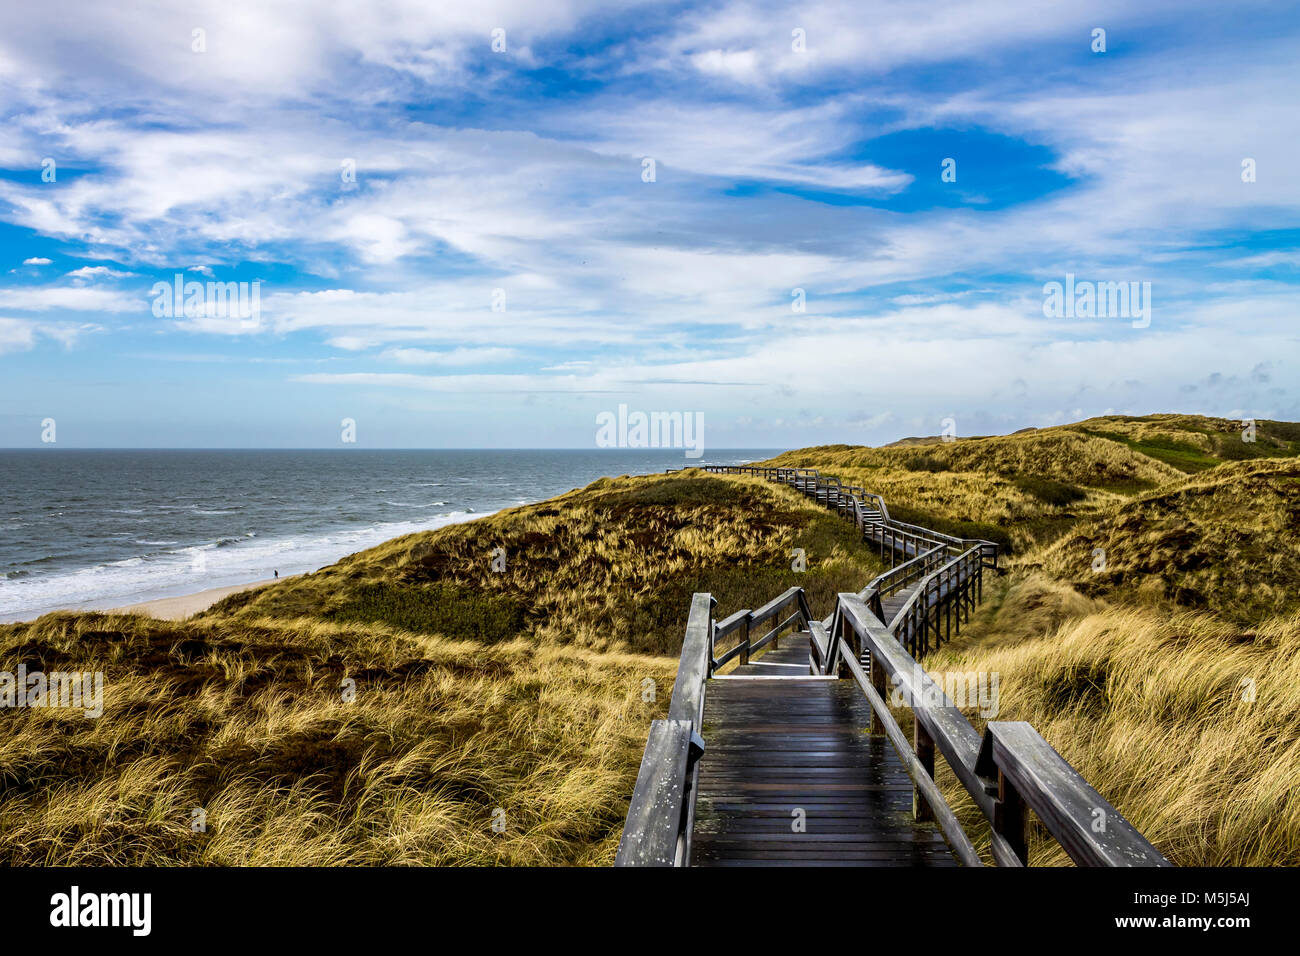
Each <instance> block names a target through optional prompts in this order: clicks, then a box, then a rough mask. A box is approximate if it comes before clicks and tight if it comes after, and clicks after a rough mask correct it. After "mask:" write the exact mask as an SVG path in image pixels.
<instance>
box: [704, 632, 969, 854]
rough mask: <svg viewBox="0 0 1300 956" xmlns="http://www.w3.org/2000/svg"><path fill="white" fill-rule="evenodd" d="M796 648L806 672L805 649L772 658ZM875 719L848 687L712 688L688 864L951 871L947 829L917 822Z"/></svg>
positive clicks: (732, 684)
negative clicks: (873, 732)
mask: <svg viewBox="0 0 1300 956" xmlns="http://www.w3.org/2000/svg"><path fill="white" fill-rule="evenodd" d="M805 642H806V638H805ZM790 643H791V644H794V643H796V642H795V641H794V640H791V641H790ZM799 651H802V654H803V657H804V658H805V663H804V665H803V672H804V674H807V673H808V666H807V663H806V658H807V655H808V652H807V649H806V647H805V648H802V649H800V648H797V647H795V648H792V649H791V651H787V649H786V648H785V647H783V648H782V649H781V650H780V651H777V652H773V653H776V654H781V655H782V656H789V655H790V653H792V652H794V653H797V652H799ZM765 656H769V657H770V656H772V655H771V654H769V655H765ZM759 660H760V661H761V658H760V659H759ZM755 667H756V664H755V663H750V664H748V665H745V668H743V670H745V671H746V673H748V671H749V669H750V668H755ZM870 710H871V708H870V705H869V704H868V703H867V701H866V698H864V697H863V696H862V694H861V693H859V691H858V689H857V687H856V686H855V685H854V684H853V682H852V681H844V680H835V679H830V678H824V677H803V678H790V679H781V680H768V679H763V678H762V677H759V678H758V679H754V678H751V677H748V676H741V677H735V676H732V677H724V678H719V679H715V680H713V681H712V682H710V684H709V693H708V697H707V698H706V700H705V705H704V734H705V737H706V738H707V740H708V749H707V750H706V751H705V754H704V756H703V757H702V758H701V759H700V763H699V768H700V776H699V782H698V791H697V797H696V810H695V828H694V835H693V838H692V844H691V846H692V856H691V863H692V865H694V866H955V865H956V861H955V860H954V859H953V856H952V854H951V853H950V852H949V850H948V846H947V844H946V843H945V842H944V839H943V835H942V834H941V833H940V832H939V829H938V828H937V827H936V826H934V824H932V823H923V822H919V821H917V820H915V819H913V816H912V781H911V779H910V778H909V777H908V775H907V771H906V770H905V769H904V767H903V764H902V762H901V761H900V760H899V759H898V756H897V754H895V753H894V752H893V750H892V749H891V748H890V746H889V743H888V742H887V741H886V739H885V738H884V737H883V736H874V737H873V736H870V735H868V734H866V733H865V732H864V730H865V728H866V727H867V725H868V723H869V722H870V719H871V714H870Z"/></svg>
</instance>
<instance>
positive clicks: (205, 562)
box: [0, 509, 486, 622]
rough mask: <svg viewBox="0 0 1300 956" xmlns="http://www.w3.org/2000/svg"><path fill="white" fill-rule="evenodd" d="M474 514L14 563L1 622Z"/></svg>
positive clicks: (333, 555) (240, 573)
mask: <svg viewBox="0 0 1300 956" xmlns="http://www.w3.org/2000/svg"><path fill="white" fill-rule="evenodd" d="M485 510H486V509H485ZM477 517H479V513H477V512H475V511H473V509H465V510H464V511H450V512H442V513H437V514H433V515H425V516H421V517H418V518H416V517H412V518H408V519H403V520H400V521H383V522H372V523H369V524H366V525H364V526H361V527H356V526H354V527H346V526H345V527H334V528H329V529H322V530H321V531H318V532H314V533H304V532H301V531H299V532H298V533H297V534H292V535H287V534H286V535H271V536H267V535H265V534H263V535H261V536H258V535H255V534H254V533H252V532H244V533H243V534H242V535H239V536H235V535H230V534H227V535H226V536H223V537H221V538H218V539H217V540H216V541H209V542H204V543H202V544H194V545H188V546H186V547H167V548H165V549H164V550H159V551H154V552H151V553H149V554H147V555H135V556H132V557H128V558H125V559H122V560H117V561H107V562H102V563H97V564H95V565H93V566H90V567H82V568H73V569H65V570H56V571H46V572H44V573H40V572H39V571H36V573H30V574H28V573H23V572H19V571H17V569H15V570H11V571H9V572H7V574H6V575H5V578H4V580H5V587H4V588H2V589H0V622H3V621H7V620H15V619H30V618H33V617H36V616H38V615H40V614H44V613H47V612H49V611H52V610H55V609H59V608H71V609H82V610H89V609H96V610H105V609H109V608H115V607H125V606H127V605H130V604H136V603H139V602H141V601H148V600H154V599H157V598H163V597H172V596H176V595H179V594H192V593H194V592H195V591H202V590H205V589H207V588H215V587H226V586H229V585H235V584H245V583H248V582H250V581H261V580H263V579H266V578H269V577H271V576H272V574H273V573H274V572H276V571H278V572H279V573H280V576H281V577H284V576H286V575H290V574H297V573H301V572H305V571H315V570H316V569H318V568H321V567H325V566H326V565H329V564H333V563H335V562H336V561H338V560H339V559H340V558H342V557H345V556H346V555H348V554H353V553H355V552H357V551H363V550H365V549H366V548H371V547H374V546H375V545H378V544H381V543H382V542H384V541H387V540H389V539H391V538H397V537H401V536H402V535H406V534H412V533H414V532H417V531H429V530H433V529H435V528H440V527H445V526H447V525H450V524H456V523H458V522H461V521H468V520H471V519H473V518H477ZM159 547H161V546H159ZM48 560H54V559H48ZM65 560H66V556H65Z"/></svg>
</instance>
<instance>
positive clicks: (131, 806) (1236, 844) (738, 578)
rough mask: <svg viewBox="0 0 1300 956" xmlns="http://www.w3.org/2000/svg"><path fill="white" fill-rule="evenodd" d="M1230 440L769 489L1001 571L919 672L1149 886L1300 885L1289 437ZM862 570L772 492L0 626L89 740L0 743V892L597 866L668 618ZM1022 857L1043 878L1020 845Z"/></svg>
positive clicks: (628, 782) (1117, 430)
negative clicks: (1070, 806)
mask: <svg viewBox="0 0 1300 956" xmlns="http://www.w3.org/2000/svg"><path fill="white" fill-rule="evenodd" d="M1228 424H1231V423H1227V422H1224V421H1216V420H1209V419H1198V418H1195V417H1194V416H1152V417H1150V419H1126V418H1116V417H1112V418H1106V419H1094V420H1091V421H1090V422H1086V423H1081V425H1080V426H1062V427H1059V428H1052V429H1041V430H1030V431H1027V432H1024V433H1021V434H1017V435H1011V436H1005V437H1000V438H984V439H963V440H960V441H957V442H942V441H939V440H937V439H933V440H930V439H913V440H909V441H907V442H904V443H900V444H898V445H896V446H892V447H888V448H881V449H864V448H855V447H852V446H845V445H841V446H826V447H822V448H814V449H805V450H802V451H799V452H790V453H787V454H786V455H782V456H780V458H778V459H777V460H776V461H777V462H778V463H780V464H786V465H799V466H811V467H818V468H821V469H823V470H824V471H826V472H828V473H830V474H836V475H838V476H840V477H841V478H844V479H845V480H849V481H852V482H855V483H860V484H865V485H866V486H867V487H869V488H871V489H872V490H874V491H877V492H879V493H881V494H883V495H884V496H885V498H886V500H887V501H888V503H889V506H890V508H891V512H892V513H893V514H894V516H895V517H899V518H902V519H903V520H908V521H913V522H915V523H918V524H922V525H925V526H928V527H932V528H935V529H936V530H940V531H946V532H949V533H954V534H960V535H962V536H965V537H986V538H990V539H992V540H999V541H1003V542H1004V543H1006V544H1007V545H1008V546H1009V547H1010V548H1012V549H1013V550H1014V552H1015V553H1014V556H1013V557H1012V559H1011V560H1010V561H1009V562H1007V566H1008V567H1009V568H1010V574H1009V576H1007V577H1004V578H1001V579H995V580H990V581H988V582H986V598H987V600H986V603H985V605H984V606H983V607H982V608H981V609H980V610H979V611H978V613H977V614H976V616H975V618H974V620H973V621H972V623H971V625H970V626H969V627H968V629H967V630H965V631H964V633H963V634H962V636H961V638H960V640H958V641H956V642H954V643H952V644H951V645H948V646H946V647H945V648H944V649H943V650H942V651H940V652H937V653H936V654H933V655H931V656H930V657H929V658H927V659H926V661H925V662H924V663H925V664H926V666H927V667H929V668H931V669H932V670H945V669H953V670H961V671H972V670H974V671H984V672H986V673H988V672H996V673H998V674H999V690H1000V695H999V696H1000V704H1001V710H1000V713H999V714H998V719H1009V720H1014V719H1023V720H1028V721H1030V722H1031V723H1033V724H1034V726H1035V727H1036V728H1037V729H1038V730H1039V731H1040V732H1041V733H1042V734H1043V735H1044V737H1046V739H1047V740H1048V741H1049V743H1051V744H1052V745H1053V746H1054V747H1056V748H1057V749H1058V750H1059V751H1060V752H1061V753H1062V754H1063V755H1064V756H1065V757H1066V759H1068V760H1069V761H1070V762H1071V763H1072V764H1073V765H1074V766H1075V767H1076V768H1077V769H1078V770H1079V771H1080V772H1081V773H1082V774H1083V775H1084V777H1085V778H1086V779H1088V781H1089V782H1090V783H1092V784H1093V785H1094V786H1096V787H1097V789H1098V790H1100V791H1101V793H1102V794H1103V795H1105V796H1106V797H1107V799H1109V800H1110V801H1111V802H1112V803H1114V804H1115V806H1116V807H1118V808H1119V809H1120V811H1121V812H1123V813H1124V814H1125V815H1126V816H1127V817H1128V818H1129V819H1130V820H1131V821H1132V822H1133V823H1134V824H1135V825H1136V826H1137V827H1138V828H1139V829H1140V830H1141V831H1142V832H1143V833H1144V834H1146V835H1147V836H1148V838H1150V839H1152V840H1153V842H1155V843H1156V844H1157V846H1159V847H1160V848H1161V849H1162V850H1163V851H1164V852H1165V853H1167V854H1168V855H1169V856H1170V857H1171V858H1172V859H1173V860H1174V861H1175V862H1178V863H1181V864H1184V865H1196V864H1225V865H1253V864H1280V863H1282V864H1291V865H1300V800H1298V799H1297V798H1298V797H1300V794H1298V793H1297V792H1296V789H1297V786H1300V783H1297V782H1294V781H1300V736H1298V735H1297V734H1296V733H1295V727H1294V723H1295V717H1294V714H1295V713H1296V712H1297V709H1296V708H1297V704H1298V703H1300V701H1297V700H1296V696H1297V694H1298V693H1300V691H1297V688H1300V673H1297V668H1300V601H1298V600H1297V597H1296V588H1295V586H1294V581H1295V575H1294V568H1295V566H1296V559H1297V558H1298V557H1300V553H1297V543H1296V529H1297V527H1300V471H1297V467H1300V466H1298V464H1297V460H1296V459H1295V458H1292V457H1284V453H1285V452H1286V451H1288V450H1290V449H1293V448H1294V445H1293V444H1292V443H1293V442H1294V441H1296V440H1297V438H1300V427H1298V426H1293V425H1290V424H1288V423H1276V422H1261V423H1257V424H1258V427H1259V432H1260V434H1261V435H1262V436H1263V439H1264V440H1263V442H1262V443H1260V442H1257V443H1254V444H1251V443H1242V444H1247V445H1249V446H1250V449H1249V452H1248V453H1247V454H1246V455H1245V457H1250V458H1252V459H1258V460H1249V461H1242V460H1239V457H1242V456H1241V455H1239V451H1240V450H1239V449H1237V448H1236V446H1234V445H1233V444H1232V443H1231V440H1230V436H1229V437H1228V438H1225V437H1224V436H1225V435H1227V434H1228V433H1227V432H1226V431H1225V430H1224V429H1225V428H1226V426H1227V425H1228ZM1085 426H1086V427H1085ZM1184 446H1185V447H1184ZM1256 446H1258V447H1256ZM1156 451H1160V452H1163V453H1165V454H1163V456H1162V455H1161V454H1155V453H1154V452H1156ZM1257 451H1258V452H1259V453H1258V454H1256V453H1255V452H1257ZM1234 456H1238V457H1234ZM1193 457H1197V458H1201V459H1204V460H1205V462H1208V465H1206V466H1205V467H1201V465H1202V464H1204V462H1200V461H1197V462H1193V461H1192V458H1193ZM1095 548H1102V549H1104V551H1105V556H1106V565H1105V568H1104V569H1102V570H1096V571H1094V570H1093V561H1094V554H1093V552H1094V549H1095ZM795 549H802V550H803V552H804V554H805V556H806V561H807V570H806V571H803V572H799V571H796V570H794V569H793V568H792V566H791V565H792V562H793V557H794V551H795ZM881 569H882V568H881V565H880V564H879V562H878V561H877V559H876V557H875V556H874V554H873V553H872V552H871V551H870V550H869V549H867V548H864V547H863V545H862V543H861V542H860V541H859V540H858V539H857V536H856V533H855V531H854V530H853V528H852V527H851V525H850V524H849V523H848V522H845V521H843V520H842V519H840V518H838V517H836V516H835V515H834V514H832V513H830V512H828V511H826V510H824V509H820V508H818V507H817V506H815V505H814V504H813V503H811V502H810V501H809V500H808V499H806V498H804V497H802V496H800V495H798V494H797V493H795V492H794V491H793V490H791V489H789V488H786V487H784V486H780V485H774V484H770V483H766V482H763V481H761V480H757V479H750V478H745V477H739V476H725V477H723V476H712V475H706V474H704V473H702V472H699V471H694V470H693V471H684V472H679V473H675V474H672V475H660V476H649V477H642V478H628V477H624V478H618V479H602V480H601V481H598V482H595V483H593V484H592V485H590V486H588V487H587V488H584V489H580V490H576V491H573V492H570V493H569V494H567V495H561V496H559V497H557V498H554V499H551V500H550V501H546V502H541V503H538V504H535V505H528V506H525V507H521V508H514V509H510V510H508V511H504V512H501V513H499V514H496V515H492V516H488V517H485V518H482V519H479V520H476V521H473V522H469V523H466V524H462V525H455V526H452V527H448V528H442V529H439V530H437V531H432V532H425V533H420V534H414V535H407V536H405V537H402V538H397V539H394V540H393V541H389V542H386V543H385V544H383V545H380V546H379V547H377V548H373V549H370V550H368V551H364V552H361V553H359V554H355V555H352V556H350V557H348V558H345V559H344V560H342V561H339V562H338V563H336V564H334V565H331V566H329V567H327V568H323V569H321V570H320V571H317V572H315V573H313V574H309V575H304V576H301V577H298V578H294V579H287V580H284V581H280V582H278V583H276V584H273V585H270V586H267V587H265V588H261V589H259V590H256V591H251V592H245V593H242V594H237V595H233V596H231V597H229V598H227V599H225V600H224V601H223V602H221V603H219V604H218V605H216V606H214V607H213V608H212V609H211V610H210V611H208V612H206V613H205V614H202V615H199V616H197V617H195V618H192V619H190V620H189V621H186V622H181V623H169V622H162V621H155V620H150V619H148V618H145V617H141V616H136V615H103V614H55V615H47V616H46V617H44V618H42V619H40V620H39V621H36V622H33V623H30V624H18V625H6V626H0V671H9V672H13V671H16V670H17V668H18V666H19V665H20V664H22V665H25V666H26V667H27V669H28V670H29V671H32V670H45V671H50V670H64V671H69V670H80V671H101V672H102V673H103V674H104V676H105V683H106V687H105V702H104V703H105V707H104V714H103V716H102V717H100V718H98V719H93V720H90V719H86V718H85V717H83V716H81V715H80V714H79V713H77V714H69V713H67V712H65V711H57V710H40V709H35V710H6V711H4V712H3V713H2V714H0V719H3V720H4V721H5V722H6V727H7V729H8V730H9V733H8V734H7V735H6V736H5V737H4V738H3V740H2V742H0V783H2V785H3V786H2V788H0V832H2V833H4V839H3V840H2V841H0V863H4V864H9V865H27V864H81V863H102V864H158V865H227V864H309V865H310V864H323V865H335V864H437V865H475V864H481V865H498V864H505V865H538V864H576V865H585V864H607V863H609V862H611V861H612V859H613V855H614V851H615V848H616V846H617V843H618V838H619V835H620V832H621V827H622V821H623V817H624V814H625V813H626V808H627V800H628V797H629V795H630V793H631V790H632V784H633V782H634V780H635V777H636V773H637V768H638V766H639V763H640V758H641V752H642V748H643V747H644V743H645V738H646V733H647V730H648V725H649V721H650V720H651V719H653V718H655V717H659V716H662V715H663V713H664V711H665V710H666V706H667V701H668V699H669V696H670V694H671V690H672V681H673V678H674V675H675V673H676V667H677V655H678V653H679V652H680V646H681V638H682V634H683V631H684V628H685V623H686V616H687V610H688V607H689V599H690V595H691V594H692V593H693V592H696V591H707V592H710V593H712V594H713V595H714V596H715V597H716V598H717V599H718V611H717V613H718V614H719V616H725V615H727V614H729V613H731V612H733V611H735V610H738V609H740V608H746V607H747V608H755V607H758V606H760V605H761V604H763V603H765V602H766V601H768V600H769V599H770V598H772V597H774V596H776V595H777V594H778V593H780V592H781V591H783V590H785V589H786V588H788V587H790V586H792V585H799V586H802V587H804V588H805V591H806V592H807V594H808V596H809V600H810V603H811V605H812V609H813V611H814V612H815V613H816V614H818V615H819V616H821V615H825V614H826V613H828V612H829V611H830V610H831V608H832V607H833V604H834V600H835V595H836V594H837V593H838V592H840V591H856V590H859V589H860V588H861V587H862V586H863V585H864V584H865V582H866V581H868V580H870V578H871V577H873V576H874V575H875V574H877V573H878V572H879V571H880V570H881ZM1248 689H1251V690H1253V693H1249V694H1248V693H1247V690H1248ZM1248 697H1249V698H1252V699H1247V698H1248ZM904 716H905V715H904ZM972 716H973V717H974V719H975V722H976V723H977V725H978V723H979V718H978V717H977V716H976V715H974V714H972ZM940 782H941V784H942V785H943V786H944V788H945V790H946V792H947V793H948V795H949V797H950V799H951V800H952V801H953V804H954V806H955V807H957V808H958V809H959V812H960V813H961V814H962V815H963V816H964V819H965V822H966V823H967V824H968V826H969V828H970V829H971V831H972V833H977V834H978V833H983V832H985V830H986V827H985V826H984V824H983V823H982V822H981V819H982V818H979V817H978V814H977V813H976V811H974V809H973V807H971V806H970V804H969V801H968V800H966V799H965V797H964V796H963V794H962V792H961V791H960V788H959V787H958V786H957V785H956V784H955V781H954V780H953V779H952V777H951V774H949V773H945V772H943V770H942V765H941V772H940ZM196 811H202V818H203V820H204V821H205V826H204V827H202V828H199V827H197V826H196V823H197V818H196ZM494 822H496V823H497V824H498V826H497V828H496V829H494V827H493V823H494ZM498 830H499V831H500V832H498ZM1032 852H1033V854H1034V857H1033V862H1034V863H1036V864H1039V863H1061V862H1065V858H1064V856H1063V854H1062V853H1061V852H1060V850H1059V848H1056V847H1055V846H1054V845H1052V844H1051V843H1050V842H1049V841H1046V840H1045V837H1044V834H1043V832H1042V831H1041V829H1036V830H1035V831H1034V833H1033V849H1032Z"/></svg>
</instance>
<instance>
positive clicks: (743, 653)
mask: <svg viewBox="0 0 1300 956" xmlns="http://www.w3.org/2000/svg"><path fill="white" fill-rule="evenodd" d="M740 634H741V640H742V641H743V642H744V643H742V644H741V645H740V663H741V664H748V663H749V616H748V615H746V616H745V623H744V624H742V625H741V627H740Z"/></svg>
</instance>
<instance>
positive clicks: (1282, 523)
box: [1039, 458, 1300, 625]
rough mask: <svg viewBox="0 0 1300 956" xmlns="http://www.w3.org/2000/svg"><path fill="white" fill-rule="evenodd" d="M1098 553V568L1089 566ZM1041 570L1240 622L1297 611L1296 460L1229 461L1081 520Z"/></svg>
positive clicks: (1299, 521)
mask: <svg viewBox="0 0 1300 956" xmlns="http://www.w3.org/2000/svg"><path fill="white" fill-rule="evenodd" d="M1097 548H1100V549H1102V551H1104V558H1105V567H1104V569H1100V568H1099V569H1098V570H1095V571H1094V570H1093V556H1094V552H1095V550H1096V549H1097ZM1039 560H1040V561H1041V566H1042V567H1043V569H1044V570H1046V571H1048V572H1050V573H1051V574H1052V576H1053V577H1055V578H1056V579H1057V580H1060V581H1066V582H1068V583H1070V584H1071V585H1073V586H1074V587H1075V588H1077V589H1078V590H1079V591H1081V592H1083V593H1085V594H1088V595H1094V596H1108V597H1119V598H1121V599H1123V600H1128V601H1133V600H1140V601H1149V602H1152V603H1157V604H1173V605H1176V606H1179V607H1184V608H1194V609H1204V610H1209V611H1213V612H1215V613H1216V614H1219V615H1221V616H1223V617H1225V618H1227V619H1229V620H1232V621H1235V622H1237V623H1239V624H1243V625H1249V624H1251V623H1253V622H1257V621H1259V620H1261V619H1262V618H1263V617H1266V616H1269V615H1273V614H1281V613H1286V612H1288V611H1290V610H1293V609H1295V608H1296V607H1297V606H1300V589H1298V588H1297V587H1296V584H1297V582H1298V581H1300V570H1298V569H1300V459H1296V458H1286V459H1280V460H1276V461H1249V462H1234V463H1230V464H1224V465H1221V466H1219V467H1216V468H1214V469H1212V470H1210V471H1204V472H1200V473H1198V475H1197V476H1196V477H1194V478H1192V479H1190V480H1187V481H1184V482H1180V483H1177V484H1174V485H1172V486H1169V487H1168V488H1167V489H1162V490H1160V491H1156V492H1151V493H1148V494H1145V495H1142V496H1140V497H1138V498H1136V499H1134V500H1133V501H1129V502H1126V503H1124V504H1123V505H1121V506H1119V507H1117V508H1114V509H1112V510H1110V511H1109V512H1107V513H1106V514H1104V515H1101V516H1099V517H1097V518H1094V519H1091V520H1088V521H1084V522H1080V523H1079V524H1078V525H1077V526H1075V527H1074V528H1073V529H1072V530H1071V531H1070V532H1069V533H1068V534H1066V535H1064V536H1063V537H1062V538H1061V539H1060V540H1058V541H1056V542H1055V543H1054V544H1052V546H1051V547H1049V548H1047V549H1046V550H1045V551H1044V552H1043V554H1042V555H1041V558H1040V559H1039Z"/></svg>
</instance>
